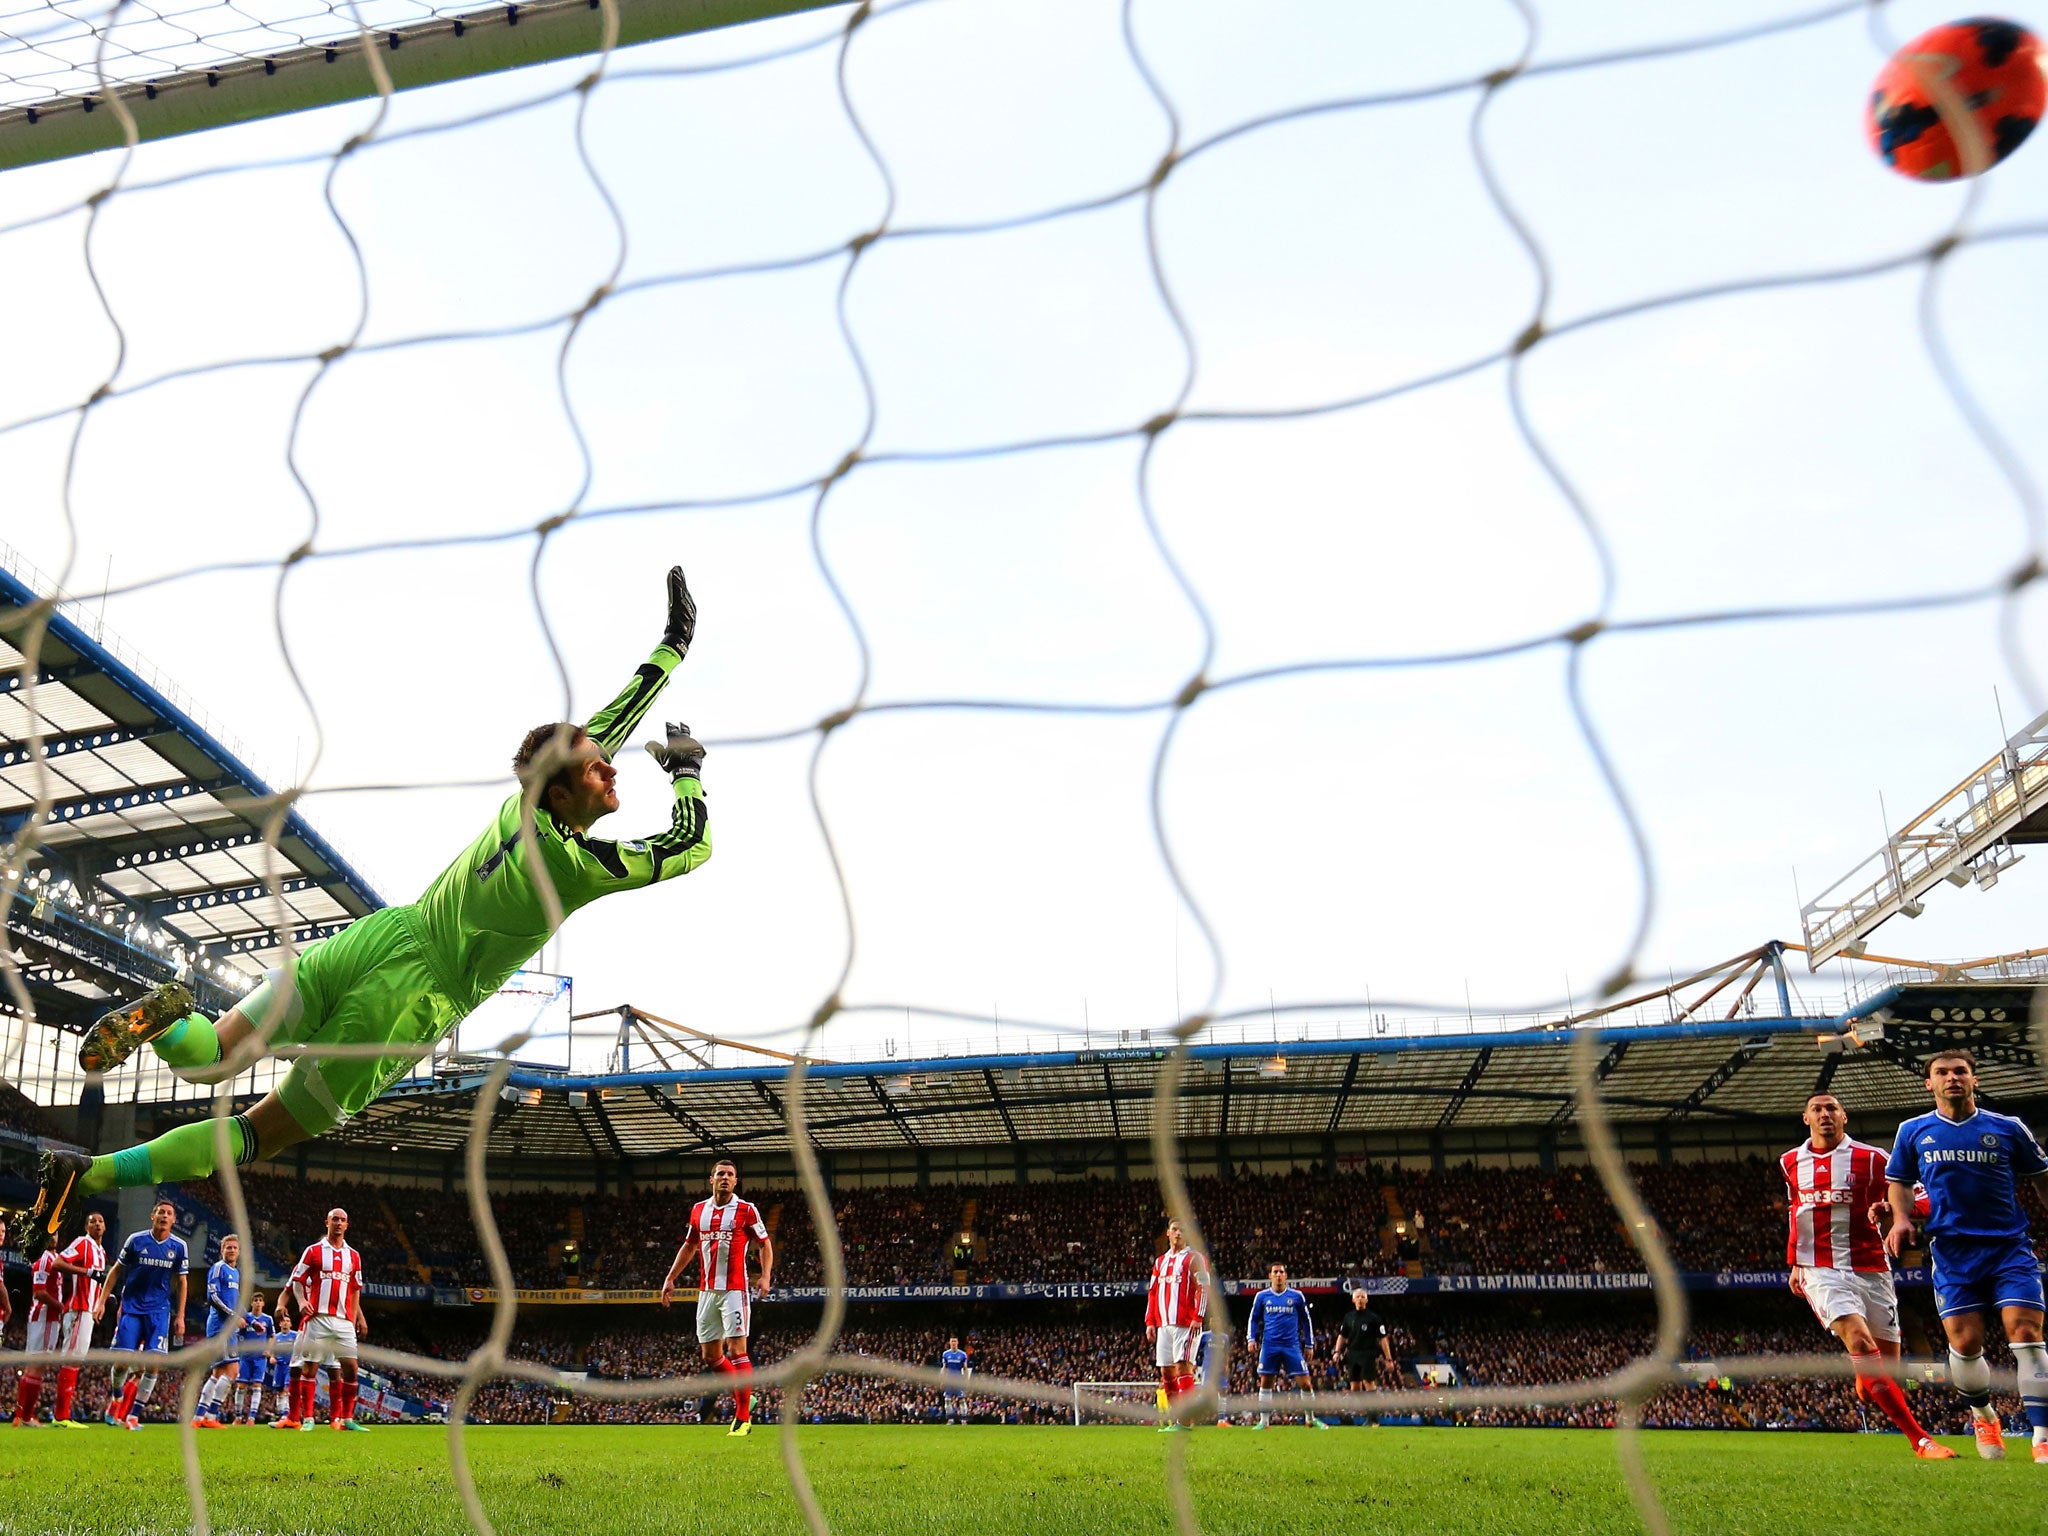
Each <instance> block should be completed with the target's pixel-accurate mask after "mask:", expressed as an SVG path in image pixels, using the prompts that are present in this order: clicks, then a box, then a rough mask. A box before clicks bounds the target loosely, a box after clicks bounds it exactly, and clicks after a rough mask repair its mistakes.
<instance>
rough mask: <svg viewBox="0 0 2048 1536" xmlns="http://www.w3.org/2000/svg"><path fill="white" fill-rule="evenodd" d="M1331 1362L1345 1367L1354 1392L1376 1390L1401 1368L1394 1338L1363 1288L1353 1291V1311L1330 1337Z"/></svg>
mask: <svg viewBox="0 0 2048 1536" xmlns="http://www.w3.org/2000/svg"><path fill="white" fill-rule="evenodd" d="M1330 1363H1331V1364H1332V1365H1336V1366H1341V1367H1343V1370H1344V1385H1345V1388H1346V1390H1348V1391H1352V1392H1372V1391H1377V1390H1378V1388H1379V1384H1380V1383H1381V1382H1382V1381H1384V1380H1386V1379H1387V1378H1388V1377H1389V1376H1391V1375H1392V1374H1393V1373H1394V1371H1395V1370H1396V1369H1398V1367H1396V1366H1395V1364H1394V1342H1393V1337H1392V1335H1391V1333H1390V1332H1389V1330H1388V1328H1387V1325H1386V1324H1385V1323H1384V1322H1382V1321H1381V1320H1380V1315H1379V1313H1377V1312H1375V1311H1373V1309H1372V1298H1371V1297H1370V1296H1368V1295H1366V1293H1365V1292H1364V1291H1353V1292H1352V1293H1351V1310H1350V1311H1349V1312H1346V1313H1345V1314H1344V1318H1343V1321H1341V1322H1339V1323H1338V1324H1337V1332H1336V1334H1335V1336H1334V1337H1333V1339H1332V1340H1331V1345H1330ZM1379 1421H1380V1420H1379V1415H1378V1414H1374V1415H1372V1416H1371V1418H1370V1419H1369V1420H1368V1422H1369V1423H1373V1424H1377V1423H1379ZM1352 1422H1353V1423H1356V1422H1357V1421H1356V1420H1355V1419H1354V1420H1353V1421H1352Z"/></svg>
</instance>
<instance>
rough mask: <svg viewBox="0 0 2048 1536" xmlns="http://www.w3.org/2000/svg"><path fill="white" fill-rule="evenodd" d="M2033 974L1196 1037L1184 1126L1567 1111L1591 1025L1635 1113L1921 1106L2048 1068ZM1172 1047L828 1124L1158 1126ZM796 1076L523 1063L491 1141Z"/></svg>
mask: <svg viewBox="0 0 2048 1536" xmlns="http://www.w3.org/2000/svg"><path fill="white" fill-rule="evenodd" d="M2032 990H2033V987H2032V984H2031V983H2029V982H2026V981H2013V982H2007V983H1987V982H1981V981H1967V980H1966V981H1958V982H1948V983H1911V984H1905V985H1900V986H1894V987H1890V988H1887V989H1885V990H1884V991H1882V992H1879V993H1877V994H1876V995H1875V996H1873V997H1872V998H1870V999H1869V1000H1867V1001H1866V1002H1864V1003H1863V1004H1861V1005H1860V1006H1858V1007H1857V1008H1856V1009H1854V1010H1852V1011H1851V1012H1850V1013H1848V1014H1845V1015H1842V1016H1838V1017H1832V1018H1795V1017H1763V1018H1738V1019H1716V1020H1711V1021H1703V1022H1696V1023H1695V1022H1686V1023H1669V1024H1661V1025H1642V1024H1623V1025H1610V1026H1606V1027H1601V1026H1590V1027H1586V1028H1582V1029H1577V1030H1557V1029H1526V1030H1509V1031H1504V1032H1500V1033H1494V1034H1479V1033H1474V1034H1469V1035H1463V1036H1458V1035H1425V1036H1400V1035H1388V1036H1375V1037H1373V1038H1369V1039H1354V1040H1314V1041H1296V1042H1291V1043H1281V1044H1277V1045H1276V1044H1260V1043H1250V1042H1245V1043H1233V1044H1212V1045H1197V1046H1195V1047H1194V1048H1193V1051H1192V1053H1191V1054H1192V1057H1193V1061H1192V1064H1191V1068H1190V1070H1189V1072H1188V1074H1187V1076H1186V1078H1185V1079H1184V1081H1183V1083H1182V1086H1181V1091H1180V1095H1179V1098H1178V1101H1177V1104H1176V1108H1175V1131H1176V1134H1177V1135H1179V1136H1181V1137H1183V1138H1204V1139H1216V1138H1229V1137H1260V1136H1301V1135H1316V1136H1329V1135H1340V1134H1359V1133H1364V1134H1388V1133H1396V1132H1430V1131H1439V1130H1452V1129H1456V1130H1460V1131H1469V1130H1473V1129H1483V1128H1488V1127H1510V1126H1514V1127H1531V1126H1535V1127H1542V1126H1546V1125H1548V1126H1560V1125H1563V1124H1564V1123H1566V1122H1567V1121H1569V1120H1570V1119H1571V1118H1572V1114H1573V1105H1572V1091H1573V1087H1572V1065H1571V1056H1572V1052H1571V1049H1570V1046H1571V1043H1572V1041H1573V1040H1574V1039H1575V1038H1577V1037H1579V1036H1581V1035H1588V1036H1590V1037H1591V1038H1592V1040H1593V1042H1594V1044H1595V1045H1596V1046H1597V1048H1598V1050H1599V1053H1600V1054H1599V1058H1598V1068H1597V1071H1598V1074H1599V1079H1600V1085H1601V1093H1602V1096H1603V1098H1604V1100H1605V1101H1606V1103H1607V1106H1608V1108H1609V1109H1610V1110H1611V1111H1612V1113H1613V1115H1614V1116H1615V1118H1616V1119H1618V1120H1624V1121H1634V1122H1646V1121H1659V1120H1671V1119H1685V1118H1704V1119H1715V1120H1721V1121H1736V1122H1752V1123H1754V1122H1761V1121H1771V1122H1775V1123H1778V1124H1782V1123H1783V1122H1784V1120H1785V1119H1786V1118H1787V1117H1788V1116H1791V1115H1796V1114H1797V1113H1798V1111H1799V1109H1800V1107H1801V1106H1802V1105H1803V1103H1804V1102H1805V1099H1806V1097H1807V1095H1808V1094H1810V1093H1812V1092H1813V1091H1814V1090H1815V1089H1816V1088H1818V1087H1832V1088H1833V1089H1834V1090H1835V1091H1836V1092H1837V1093H1839V1094H1840V1095H1841V1096H1842V1098H1843V1100H1844V1102H1845V1103H1847V1104H1848V1105H1849V1106H1850V1107H1851V1109H1852V1110H1853V1111H1854V1112H1856V1113H1858V1114H1863V1113H1872V1112H1875V1113H1884V1112H1887V1111H1892V1110H1898V1111H1906V1110H1917V1109H1919V1108H1922V1107H1924V1105H1925V1103H1926V1090H1925V1089H1924V1088H1923V1086H1922V1076H1923V1074H1922V1072H1921V1069H1920V1065H1919V1062H1920V1060H1921V1059H1922V1058H1923V1057H1924V1056H1925V1054H1926V1052H1927V1051H1928V1050H1929V1049H1931V1048H1932V1047H1933V1046H1934V1045H1936V1044H1940V1043H1946V1042H1950V1041H1954V1040H1959V1039H1960V1040H1965V1041H1967V1042H1969V1043H1971V1044H1972V1045H1973V1046H1975V1048H1976V1049H1977V1052H1978V1056H1979V1061H1980V1074H1981V1076H1982V1080H1983V1084H1984V1091H1985V1095H1986V1097H1987V1099H1990V1100H1992V1101H1994V1102H2019V1101H2022V1100H2027V1099H2033V1098H2037V1097H2039V1096H2040V1094H2041V1090H2042V1079H2041V1073H2040V1070H2039V1067H2038V1064H2037V1062H2036V1059H2035V1055H2034V1052H2033V1049H2032V1046H2031V1043H2030V1041H2029V1039H2028V1037H2027V1029H2028V1024H2027V1009H2028V1002H2029V998H2030V996H2031V994H2032ZM1958 1010H1960V1011H1958ZM1972 1014H1977V1015H1981V1017H1980V1018H1979V1019H1978V1020H1977V1021H1975V1022H1971V1021H1970V1017H1969V1016H1970V1015H1972ZM1166 1057H1167V1052H1166V1051H1165V1050H1163V1049H1149V1048H1148V1049H1137V1050H1131V1049H1112V1050H1082V1051H1064V1052H1047V1053H1038V1054H1032V1055H989V1056H969V1057H937V1058H931V1059H926V1060H918V1061H889V1062H873V1061H871V1062H829V1063H827V1062H818V1063H813V1064H812V1065H811V1066H810V1067H809V1069H808V1086H807V1105H808V1119H809V1126H810V1132H811V1135H812V1137H813V1139H814V1141H815V1143H816V1145H817V1146H819V1147H820V1148H822V1149H825V1150H827V1151H841V1150H846V1151H851V1150H858V1149H863V1148H902V1147H917V1146H965V1145H976V1144H1002V1143H1013V1142H1020V1141H1024V1142H1038V1141H1088V1140H1130V1139H1134V1138H1143V1137H1146V1136H1149V1135H1150V1134H1151V1129H1152V1096H1153V1092H1154V1088H1155V1086H1156V1084H1157V1082H1158V1077H1159V1072H1160V1069H1161V1065H1162V1063H1163V1062H1164V1061H1165V1059H1166ZM787 1078H788V1069H787V1068H786V1067H781V1066H748V1067H729V1068H718V1069H710V1070H692V1071H664V1072H639V1073H624V1074H615V1075H610V1076H599V1077H576V1076H570V1075H568V1074H566V1073H561V1072H554V1071H537V1070H532V1069H526V1068H520V1069H517V1070H515V1071H514V1072H513V1073H512V1075H511V1077H510V1079H509V1083H508V1086H507V1088H506V1089H505V1096H504V1097H502V1098H501V1099H500V1100H499V1101H498V1102H497V1103H496V1104H495V1105H494V1119H493V1125H492V1130H491V1136H490V1148H489V1151H490V1155H491V1157H492V1158H494V1159H496V1158H502V1157H508V1156H510V1157H526V1158H587V1157H595V1158H599V1159H610V1160H618V1159H640V1158H654V1157H669V1156H677V1155H688V1154H692V1153H700V1152H708V1151H718V1150H725V1151H733V1152H740V1151H745V1150H748V1149H752V1150H756V1151H762V1150H774V1149H781V1148H786V1147H787V1146H788V1132H787V1128H786V1120H785V1116H784V1106H785V1101H786V1095H787V1090H788V1081H787ZM483 1083H484V1073H483V1068H482V1064H481V1063H480V1062H477V1061H475V1060H471V1061H470V1062H469V1063H467V1064H456V1065H455V1066H454V1069H453V1070H451V1071H447V1072H444V1074H443V1075H442V1076H441V1077H440V1078H439V1079H438V1080H436V1081H434V1082H432V1083H419V1084H409V1085H406V1086H405V1087H403V1088H401V1089H399V1090H397V1091H395V1092H394V1093H393V1094H391V1095H388V1096H387V1097H385V1098H383V1099H380V1100H379V1101H378V1102H376V1103H375V1104H373V1105H371V1106H370V1108H369V1109H368V1110H367V1111H365V1112H364V1113H363V1114H362V1115H360V1116H358V1117H357V1118H356V1119H355V1120H353V1121H352V1122H350V1123H349V1124H348V1125H347V1126H346V1127H344V1128H343V1129H342V1130H341V1131H339V1132H336V1133H333V1134H334V1135H335V1136H336V1137H338V1138H339V1139H341V1140H345V1141H353V1142H356V1143H358V1144H367V1145H375V1144H380V1143H381V1144H382V1145H383V1146H385V1147H389V1148H393V1149H405V1150H410V1151H416V1152H428V1153H437V1152H438V1153H454V1152H457V1151H459V1150H460V1148H461V1146H462V1143H463V1140H464V1138H465V1137H466V1136H467V1134H468V1130H469V1121H470V1113H471V1109H472V1106H473V1105H474V1104H475V1102H476V1095H477V1093H478V1090H479V1089H480V1088H481V1087H482V1086H483Z"/></svg>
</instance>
